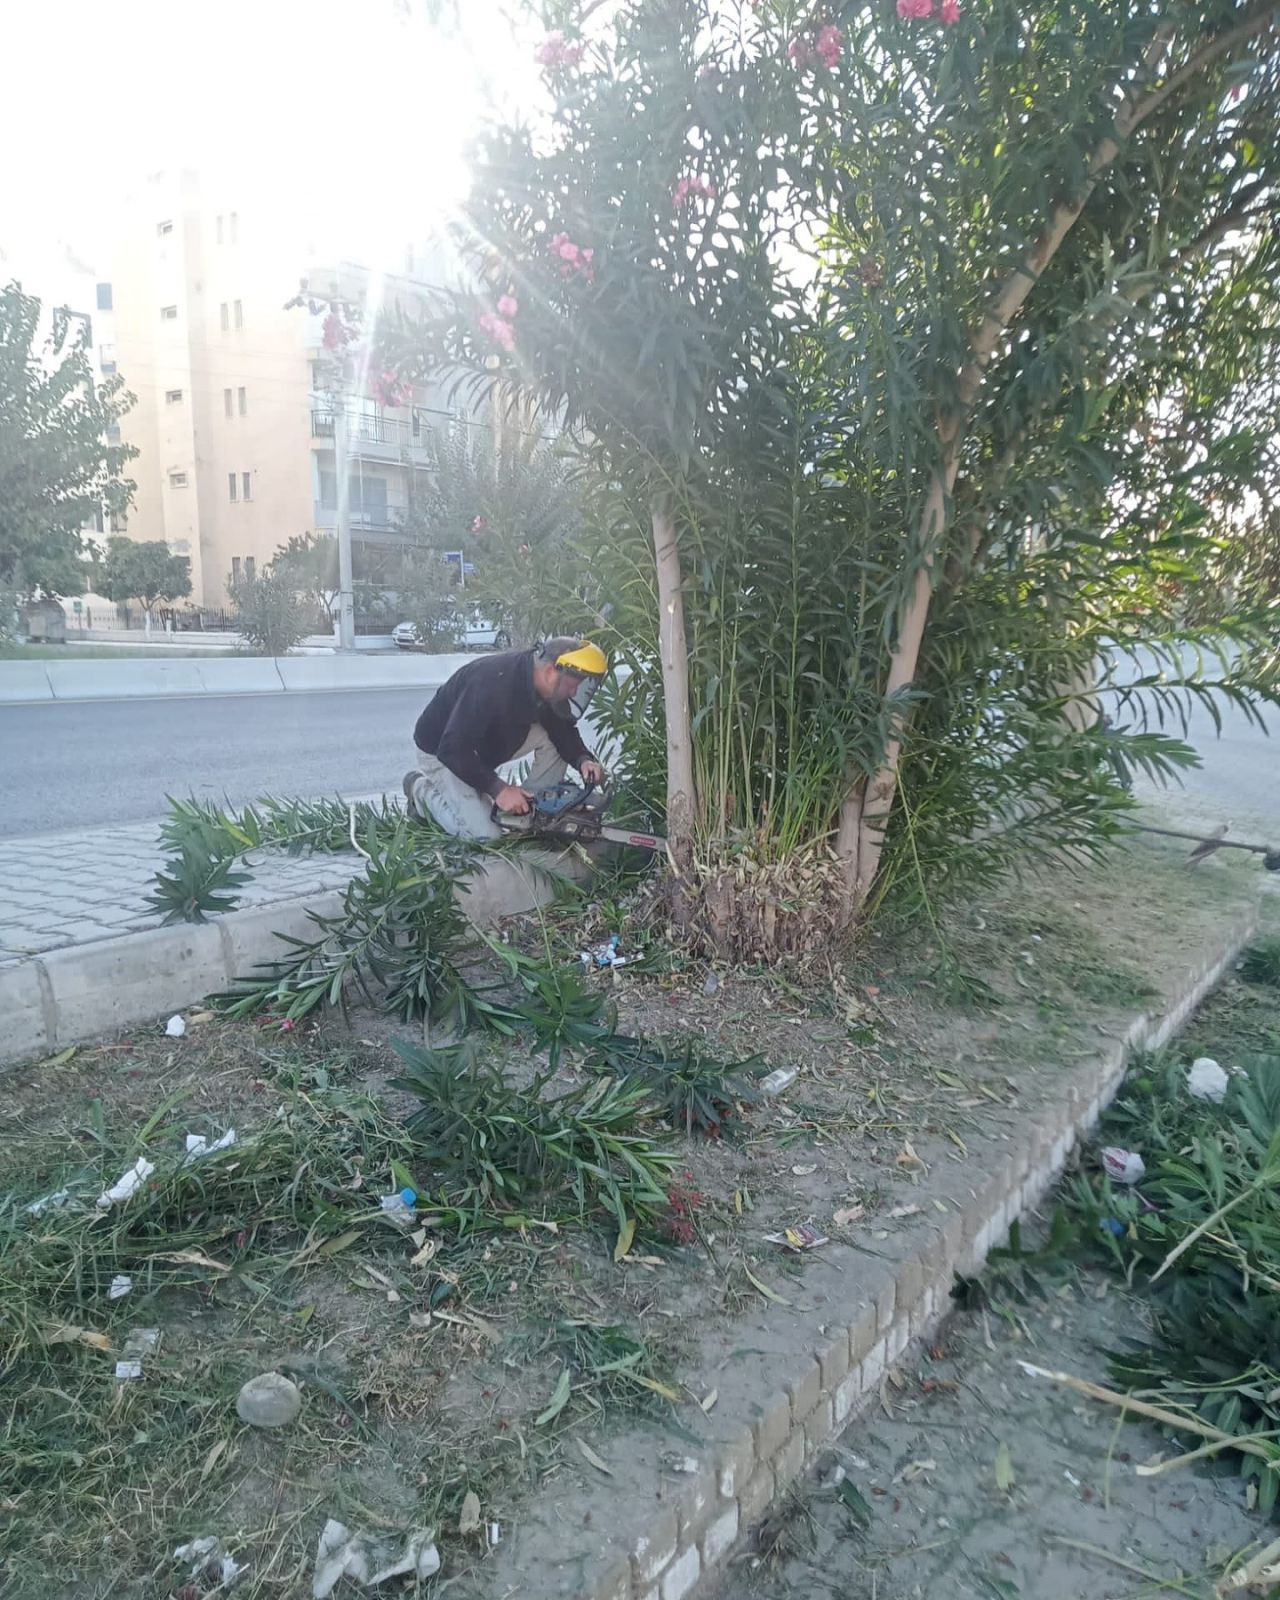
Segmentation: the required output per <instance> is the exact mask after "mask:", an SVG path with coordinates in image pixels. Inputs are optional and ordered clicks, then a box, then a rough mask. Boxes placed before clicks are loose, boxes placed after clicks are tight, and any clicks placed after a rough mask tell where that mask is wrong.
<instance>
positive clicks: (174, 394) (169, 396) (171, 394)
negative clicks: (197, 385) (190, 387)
mask: <svg viewBox="0 0 1280 1600" xmlns="http://www.w3.org/2000/svg"><path fill="white" fill-rule="evenodd" d="M181 399H182V390H181V389H166V390H165V392H164V403H165V405H167V406H176V405H177V404H178V403H179V402H180V401H181Z"/></svg>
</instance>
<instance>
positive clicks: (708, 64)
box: [698, 61, 720, 83]
mask: <svg viewBox="0 0 1280 1600" xmlns="http://www.w3.org/2000/svg"><path fill="white" fill-rule="evenodd" d="M719 76H720V64H719V62H717V61H704V62H703V63H702V65H701V66H700V67H699V68H698V82H699V83H701V82H702V81H703V80H704V79H705V78H718V77H719Z"/></svg>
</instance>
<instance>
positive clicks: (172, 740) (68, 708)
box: [0, 689, 1280, 844]
mask: <svg viewBox="0 0 1280 1600" xmlns="http://www.w3.org/2000/svg"><path fill="white" fill-rule="evenodd" d="M429 693H430V691H423V690H421V689H369V690H346V691H343V692H342V693H328V694H278V695H239V696H226V697H219V696H209V695H205V696H193V697H192V698H191V699H176V698H175V699H171V700H113V701H98V702H85V701H80V702H76V701H63V702H54V703H49V702H42V703H39V704H35V705H15V706H0V750H2V751H3V753H4V754H3V760H0V838H15V837H22V836H24V835H29V834H36V833H51V832H58V831H62V830H67V829H72V828H78V827H93V826H94V825H95V824H101V825H105V824H113V825H114V824H119V823H128V822H146V821H149V820H151V819H152V818H156V817H160V816H162V815H163V814H164V812H165V809H166V806H165V796H166V795H168V794H173V795H188V794H194V795H197V796H203V797H205V798H218V797H221V796H223V795H227V796H229V798H230V799H231V800H232V801H233V802H235V803H243V802H245V801H248V800H252V799H255V798H256V797H257V796H258V795H261V794H266V793H275V794H289V795H299V796H315V795H325V794H329V795H332V794H368V793H371V792H373V791H375V790H379V789H386V790H390V791H392V792H393V793H394V792H395V791H396V790H398V789H399V786H400V779H401V777H402V776H403V775H404V772H405V769H406V768H407V767H408V766H409V764H410V761H411V758H412V738H413V724H414V722H415V720H416V719H417V715H418V712H419V711H420V710H421V709H422V706H423V704H424V702H425V700H426V698H427V697H428V696H429ZM1118 720H1121V721H1124V720H1131V719H1126V718H1123V717H1122V718H1119V719H1118ZM1270 720H1271V722H1272V724H1273V726H1274V727H1275V728H1276V729H1277V732H1278V737H1276V738H1272V739H1269V738H1268V737H1267V736H1266V735H1265V734H1264V733H1262V732H1261V731H1260V730H1259V729H1258V728H1257V726H1256V725H1255V724H1253V723H1251V722H1250V721H1249V720H1248V719H1247V718H1246V717H1245V716H1243V715H1242V714H1241V713H1240V712H1238V711H1235V710H1232V709H1230V708H1227V709H1226V710H1224V712H1223V731H1222V736H1221V738H1218V737H1217V736H1216V734H1215V730H1214V727H1213V723H1212V720H1211V719H1210V717H1209V716H1208V715H1207V713H1205V712H1204V711H1202V710H1199V709H1197V710H1196V711H1195V712H1194V714H1193V718H1192V722H1191V729H1190V734H1189V738H1190V742H1191V743H1192V744H1194V745H1195V747H1196V748H1197V749H1198V750H1199V751H1200V754H1201V756H1202V757H1203V760H1204V766H1203V767H1202V768H1201V769H1200V770H1198V771H1192V772H1189V773H1188V774H1187V775H1186V782H1185V787H1184V788H1183V789H1181V790H1178V789H1174V790H1172V791H1167V792H1166V793H1165V794H1164V795H1163V797H1160V796H1159V793H1158V791H1155V790H1153V789H1152V788H1151V786H1150V785H1147V784H1146V783H1144V782H1143V781H1141V780H1140V781H1139V784H1138V793H1139V795H1140V796H1141V797H1142V798H1144V799H1145V798H1161V803H1162V804H1163V805H1164V807H1165V809H1166V810H1168V811H1169V813H1170V815H1171V816H1173V817H1174V818H1176V819H1178V820H1181V821H1185V822H1188V823H1195V824H1199V823H1205V824H1207V825H1209V826H1213V825H1215V824H1217V823H1219V822H1224V821H1227V822H1230V823H1231V837H1232V838H1234V839H1247V838H1251V837H1253V836H1254V835H1261V834H1266V835H1267V836H1268V837H1267V841H1266V842H1270V843H1275V844H1280V714H1276V713H1271V718H1270ZM1168 731H1169V732H1171V733H1176V734H1178V735H1180V734H1181V729H1180V728H1177V727H1171V728H1170V729H1169V730H1168Z"/></svg>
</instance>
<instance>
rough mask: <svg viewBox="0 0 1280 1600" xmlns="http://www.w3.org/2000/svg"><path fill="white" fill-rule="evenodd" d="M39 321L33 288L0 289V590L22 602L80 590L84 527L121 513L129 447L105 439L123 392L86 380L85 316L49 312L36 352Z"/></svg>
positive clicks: (127, 488) (89, 372)
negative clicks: (46, 332)
mask: <svg viewBox="0 0 1280 1600" xmlns="http://www.w3.org/2000/svg"><path fill="white" fill-rule="evenodd" d="M39 324H40V301H39V300H38V299H36V298H35V296H34V295H29V294H24V293H23V292H22V289H21V288H20V287H19V285H18V284H17V283H10V284H8V285H7V286H6V287H4V288H3V289H0V588H2V589H8V590H12V591H14V592H15V593H16V594H17V595H18V596H19V597H20V598H22V599H31V598H33V597H34V596H35V595H37V594H45V595H52V596H57V595H62V594H76V593H78V592H79V591H80V589H81V588H82V587H83V583H84V566H83V564H84V561H85V558H86V557H87V556H88V554H89V553H90V552H89V546H88V544H87V542H86V539H85V535H84V532H83V530H84V527H85V525H86V524H87V523H89V522H91V521H92V520H93V518H94V516H95V514H96V513H98V512H100V511H102V510H104V509H105V510H106V511H109V512H112V513H115V514H123V512H124V511H125V510H126V508H127V507H128V504H129V500H130V497H131V496H132V494H133V488H134V486H133V484H132V483H131V482H130V481H129V479H127V478H126V477H124V475H123V474H124V466H125V463H126V462H127V461H129V460H130V459H131V458H132V457H133V456H135V455H137V453H138V452H137V451H136V450H135V449H134V448H133V446H132V445H127V444H112V443H109V442H108V440H107V434H108V430H110V429H112V428H114V427H115V426H116V425H117V424H118V422H119V420H120V418H121V417H122V416H124V414H125V412H126V411H128V409H129V408H130V406H131V405H132V404H133V396H132V395H131V394H128V393H126V391H125V389H124V384H123V382H122V380H121V379H120V378H118V377H116V378H108V379H107V380H105V381H104V382H100V383H96V384H95V380H94V374H93V368H92V365H91V363H90V359H89V353H90V337H89V326H88V323H87V321H86V319H84V318H78V317H73V316H71V315H70V313H69V312H68V311H67V310H66V309H65V308H63V309H59V310H56V311H55V312H54V314H53V331H52V335H51V337H50V338H49V340H48V341H47V343H46V345H45V348H44V350H43V351H42V350H41V349H40V347H39V345H38V343H37V339H38V332H39Z"/></svg>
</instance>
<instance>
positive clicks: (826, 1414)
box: [554, 911, 1258, 1600]
mask: <svg viewBox="0 0 1280 1600" xmlns="http://www.w3.org/2000/svg"><path fill="white" fill-rule="evenodd" d="M1257 920H1258V919H1257V913H1256V911H1255V912H1253V913H1252V914H1250V915H1249V916H1248V917H1247V918H1246V919H1244V920H1243V921H1239V922H1237V923H1236V924H1235V926H1234V927H1233V928H1232V929H1231V931H1230V933H1229V934H1228V935H1227V937H1226V938H1225V939H1224V941H1223V943H1222V945H1221V946H1220V953H1219V954H1218V955H1217V956H1216V957H1214V958H1213V959H1211V960H1210V961H1208V962H1205V963H1203V964H1201V965H1200V966H1199V967H1197V968H1195V969H1194V970H1193V971H1191V972H1190V973H1189V974H1188V975H1187V977H1186V978H1185V980H1184V981H1183V982H1182V983H1181V984H1180V985H1179V987H1178V989H1177V991H1176V993H1175V994H1174V995H1173V997H1172V998H1171V999H1170V1000H1169V1002H1168V1004H1167V1005H1166V1008H1165V1009H1164V1010H1163V1011H1162V1012H1161V1013H1160V1014H1159V1015H1156V1016H1152V1015H1149V1014H1144V1015H1142V1016H1139V1017H1138V1018H1136V1019H1135V1021H1134V1022H1133V1023H1131V1024H1130V1026H1129V1027H1128V1028H1127V1029H1126V1030H1125V1032H1124V1034H1123V1036H1122V1037H1121V1038H1119V1039H1117V1040H1116V1041H1115V1042H1114V1043H1113V1044H1112V1045H1111V1046H1110V1048H1108V1049H1107V1050H1106V1051H1104V1052H1103V1053H1102V1054H1101V1055H1100V1056H1098V1057H1096V1058H1095V1059H1094V1060H1093V1061H1092V1062H1086V1063H1084V1064H1083V1065H1082V1066H1080V1067H1078V1068H1076V1069H1075V1070H1074V1071H1073V1072H1072V1073H1071V1075H1070V1083H1069V1084H1068V1085H1067V1086H1066V1092H1065V1095H1064V1096H1063V1097H1062V1098H1061V1099H1060V1100H1059V1101H1057V1102H1055V1103H1053V1104H1051V1105H1048V1106H1046V1107H1044V1108H1042V1110H1041V1111H1040V1112H1039V1113H1038V1118H1039V1125H1038V1126H1037V1127H1036V1128H1034V1129H1029V1130H1027V1133H1028V1137H1027V1138H1025V1139H1024V1140H1023V1141H1022V1142H1021V1144H1020V1146H1019V1147H1018V1148H1015V1149H1013V1150H1011V1151H1010V1152H1008V1154H1007V1155H1005V1156H1004V1157H1003V1159H1002V1160H1001V1161H1000V1162H999V1163H998V1164H997V1165H996V1166H995V1168H994V1170H991V1171H989V1172H988V1174H987V1176H986V1178H985V1180H984V1181H982V1182H981V1183H980V1185H979V1186H978V1187H977V1189H976V1192H974V1193H971V1194H970V1196H969V1197H968V1199H967V1201H960V1202H959V1209H958V1210H955V1211H952V1212H951V1213H950V1214H949V1215H948V1217H947V1219H946V1224H945V1226H944V1227H942V1228H941V1230H940V1231H936V1232H933V1233H932V1234H931V1235H930V1236H929V1237H928V1238H927V1239H925V1240H922V1241H912V1243H911V1246H910V1248H911V1249H912V1250H914V1251H916V1254H915V1255H913V1256H911V1257H910V1258H909V1259H906V1260H903V1261H899V1262H897V1263H894V1264H893V1267H892V1271H891V1272H890V1273H886V1275H885V1280H884V1282H883V1284H882V1286H880V1287H879V1288H878V1292H877V1293H876V1294H875V1296H874V1299H869V1298H868V1293H867V1291H866V1289H865V1288H862V1289H861V1290H860V1292H859V1295H858V1297H857V1301H856V1305H854V1304H852V1302H851V1301H850V1299H849V1294H848V1285H847V1284H846V1285H845V1286H844V1287H845V1291H846V1294H845V1301H844V1304H843V1305H841V1304H839V1303H838V1302H837V1301H836V1300H834V1299H830V1300H828V1301H827V1303H826V1306H825V1309H824V1316H825V1318H826V1321H825V1324H824V1325H823V1326H822V1328H821V1329H817V1330H809V1332H810V1339H809V1341H808V1342H807V1344H806V1342H804V1339H803V1333H801V1334H800V1338H798V1339H797V1340H796V1341H795V1342H794V1344H792V1346H791V1347H790V1348H789V1349H788V1350H787V1351H786V1353H785V1355H779V1356H776V1357H775V1358H774V1359H773V1361H772V1363H771V1366H770V1371H771V1372H772V1373H775V1374H776V1373H778V1372H781V1374H782V1377H781V1381H780V1382H778V1383H777V1384H776V1386H775V1387H774V1389H773V1392H772V1393H769V1394H766V1395H763V1396H758V1397H756V1398H755V1399H754V1401H753V1403H752V1404H751V1405H750V1406H749V1407H745V1408H744V1407H743V1406H742V1405H741V1404H739V1405H738V1406H737V1407H736V1408H735V1409H736V1410H737V1411H738V1413H739V1414H740V1415H741V1414H742V1413H743V1412H744V1410H749V1411H750V1412H751V1413H753V1415H752V1420H751V1423H750V1425H749V1426H747V1425H739V1426H736V1427H734V1428H733V1429H732V1431H731V1432H730V1433H729V1434H727V1435H726V1436H725V1437H723V1438H722V1439H721V1441H720V1442H719V1443H718V1444H716V1445H715V1446H713V1447H709V1449H708V1451H707V1456H708V1457H709V1460H705V1461H703V1462H702V1463H701V1464H700V1466H699V1470H698V1471H697V1473H696V1474H692V1475H691V1476H690V1477H688V1478H686V1479H685V1480H684V1482H683V1483H682V1484H681V1486H680V1487H679V1488H678V1489H676V1490H675V1491H674V1492H673V1493H672V1494H671V1495H670V1497H669V1498H667V1499H666V1500H665V1501H664V1503H663V1504H662V1506H661V1508H660V1509H658V1510H657V1511H656V1512H650V1513H649V1514H648V1515H647V1516H646V1517H645V1518H644V1521H643V1523H642V1525H641V1526H640V1527H639V1529H638V1530H637V1529H635V1528H634V1527H633V1529H632V1530H631V1538H630V1541H629V1542H630V1551H629V1553H624V1552H623V1551H622V1550H621V1549H620V1548H619V1545H618V1544H614V1545H613V1546H612V1547H611V1548H610V1549H609V1550H607V1551H600V1552H598V1554H597V1555H596V1556H594V1557H593V1558H591V1559H589V1560H588V1561H587V1562H586V1563H585V1564H580V1565H577V1571H576V1574H575V1578H574V1580H572V1581H570V1582H569V1583H568V1584H563V1578H564V1577H566V1576H567V1574H564V1573H562V1584H557V1585H555V1586H554V1593H555V1594H556V1595H557V1596H572V1597H573V1600H688V1597H691V1596H694V1595H695V1594H697V1593H699V1592H701V1591H702V1589H703V1586H704V1582H705V1580H709V1579H711V1578H713V1577H714V1576H716V1575H717V1574H718V1573H720V1572H721V1571H722V1570H723V1568H724V1567H725V1565H726V1563H727V1562H728V1561H729V1560H730V1558H731V1557H732V1556H734V1555H735V1554H738V1553H740V1552H741V1550H742V1549H743V1547H744V1545H745V1542H746V1538H747V1535H748V1534H749V1532H750V1531H751V1529H752V1528H753V1527H754V1526H755V1525H756V1524H758V1523H759V1522H760V1521H761V1519H762V1518H763V1517H764V1516H765V1515H766V1514H767V1513H768V1512H769V1511H770V1509H771V1508H773V1507H775V1506H776V1505H777V1504H778V1502H779V1501H780V1500H781V1499H782V1498H783V1497H784V1496H785V1494H786V1493H787V1491H788V1490H789V1489H790V1488H791V1486H792V1485H793V1484H794V1482H795V1481H796V1479H797V1478H798V1477H799V1476H800V1474H801V1473H802V1472H803V1470H804V1468H805V1467H806V1466H807V1465H809V1464H811V1463H812V1462H813V1461H814V1459H815V1458H816V1457H817V1456H818V1455H819V1454H820V1452H821V1451H822V1450H823V1449H824V1448H825V1447H826V1446H827V1445H828V1444H830V1442H831V1441H832V1440H833V1439H834V1438H835V1437H836V1436H837V1435H838V1434H839V1433H840V1432H841V1430H842V1429H843V1428H844V1426H845V1425H846V1424H847V1423H848V1422H849V1421H850V1419H851V1418H853V1417H854V1416H855V1415H856V1414H857V1412H858V1411H859V1410H860V1409H861V1408H862V1406H863V1405H864V1404H865V1403H867V1402H869V1401H870V1400H871V1399H872V1398H873V1397H874V1395H875V1394H876V1392H877V1390H878V1388H879V1384H880V1381H881V1379H882V1377H883V1376H884V1375H885V1373H886V1372H887V1371H888V1369H889V1368H890V1367H891V1366H892V1365H893V1364H894V1363H895V1362H896V1361H897V1360H898V1359H899V1357H900V1356H902V1354H903V1353H904V1352H905V1351H906V1349H907V1348H908V1346H909V1345H911V1344H912V1343H914V1342H916V1341H918V1340H921V1339H923V1338H924V1337H925V1336H926V1335H928V1334H929V1333H930V1332H931V1331H932V1329H933V1328H934V1327H935V1326H936V1324H937V1323H938V1322H940V1321H941V1320H942V1318H943V1316H944V1315H945V1314H946V1312H947V1311H948V1309H949V1302H950V1290H951V1284H952V1282H953V1279H954V1276H955V1274H956V1273H961V1274H963V1275H971V1274H972V1273H974V1272H975V1271H976V1270H977V1269H978V1268H979V1267H980V1266H981V1265H982V1263H983V1262H984V1261H985V1259H986V1257H987V1255H988V1253H989V1252H990V1251H991V1250H992V1249H994V1248H995V1247H997V1246H998V1245H1000V1244H1002V1243H1003V1242H1004V1240H1005V1239H1006V1238H1007V1236H1008V1232H1009V1226H1010V1224H1011V1223H1012V1222H1013V1221H1014V1220H1015V1219H1016V1218H1017V1217H1018V1216H1019V1215H1020V1214H1021V1213H1022V1212H1023V1211H1025V1210H1026V1209H1027V1208H1028V1207H1030V1206H1032V1205H1034V1204H1035V1203H1036V1202H1037V1201H1038V1200H1039V1199H1041V1198H1042V1197H1043V1196H1044V1194H1045V1193H1046V1192H1047V1191H1048V1189H1049V1188H1050V1187H1051V1186H1052V1184H1053V1183H1054V1181H1055V1179H1056V1178H1057V1176H1058V1174H1059V1173H1060V1172H1061V1171H1062V1168H1063V1166H1064V1164H1065V1162H1066V1160H1067V1156H1068V1154H1069V1152H1070V1150H1071V1148H1072V1147H1073V1145H1074V1144H1075V1142H1076V1141H1077V1139H1079V1138H1080V1137H1081V1136H1082V1135H1084V1134H1087V1133H1089V1132H1091V1131H1092V1129H1093V1128H1094V1127H1095V1126H1096V1124H1097V1122H1098V1118H1099V1117H1100V1116H1101V1114H1102V1112H1103V1110H1104V1109H1105V1107H1106V1106H1107V1105H1108V1104H1109V1103H1110V1101H1111V1099H1112V1098H1113V1097H1114V1095H1115V1093H1116V1091H1117V1089H1118V1088H1119V1086H1120V1082H1121V1079H1122V1078H1123V1076H1124V1072H1125V1068H1126V1066H1127V1063H1128V1061H1129V1059H1130V1057H1131V1056H1132V1055H1134V1054H1135V1053H1136V1052H1138V1051H1141V1050H1147V1049H1157V1048H1159V1047H1160V1046H1161V1045H1163V1044H1164V1043H1166V1042H1167V1040H1168V1039H1170V1038H1171V1037H1172V1036H1173V1035H1174V1034H1175V1033H1177V1032H1178V1030H1179V1029H1180V1028H1181V1026H1182V1024H1183V1023H1184V1022H1185V1021H1186V1020H1187V1018H1188V1017H1189V1016H1190V1015H1191V1013H1192V1012H1193V1011H1194V1010H1195V1009H1196V1007H1197V1006H1198V1005H1199V1004H1200V1002H1201V1001H1202V1000H1203V999H1204V998H1205V996H1206V995H1208V994H1209V993H1210V992H1211V991H1212V989H1213V988H1214V987H1215V986H1216V985H1217V984H1218V982H1219V981H1220V980H1221V978H1222V977H1223V976H1224V974H1225V973H1226V972H1227V970H1228V968H1229V967H1230V966H1231V964H1232V963H1233V962H1234V960H1235V959H1236V957H1237V955H1238V954H1239V952H1240V950H1241V948H1242V947H1243V946H1244V944H1245V943H1246V942H1247V941H1248V939H1249V938H1250V937H1251V935H1252V934H1253V932H1254V931H1255V929H1256V927H1257ZM952 1198H953V1201H954V1200H955V1199H956V1197H955V1196H952ZM797 1332H800V1330H799V1329H797ZM815 1332H816V1333H817V1334H818V1340H817V1342H814V1341H813V1334H814V1333H815ZM726 1420H728V1419H726Z"/></svg>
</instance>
